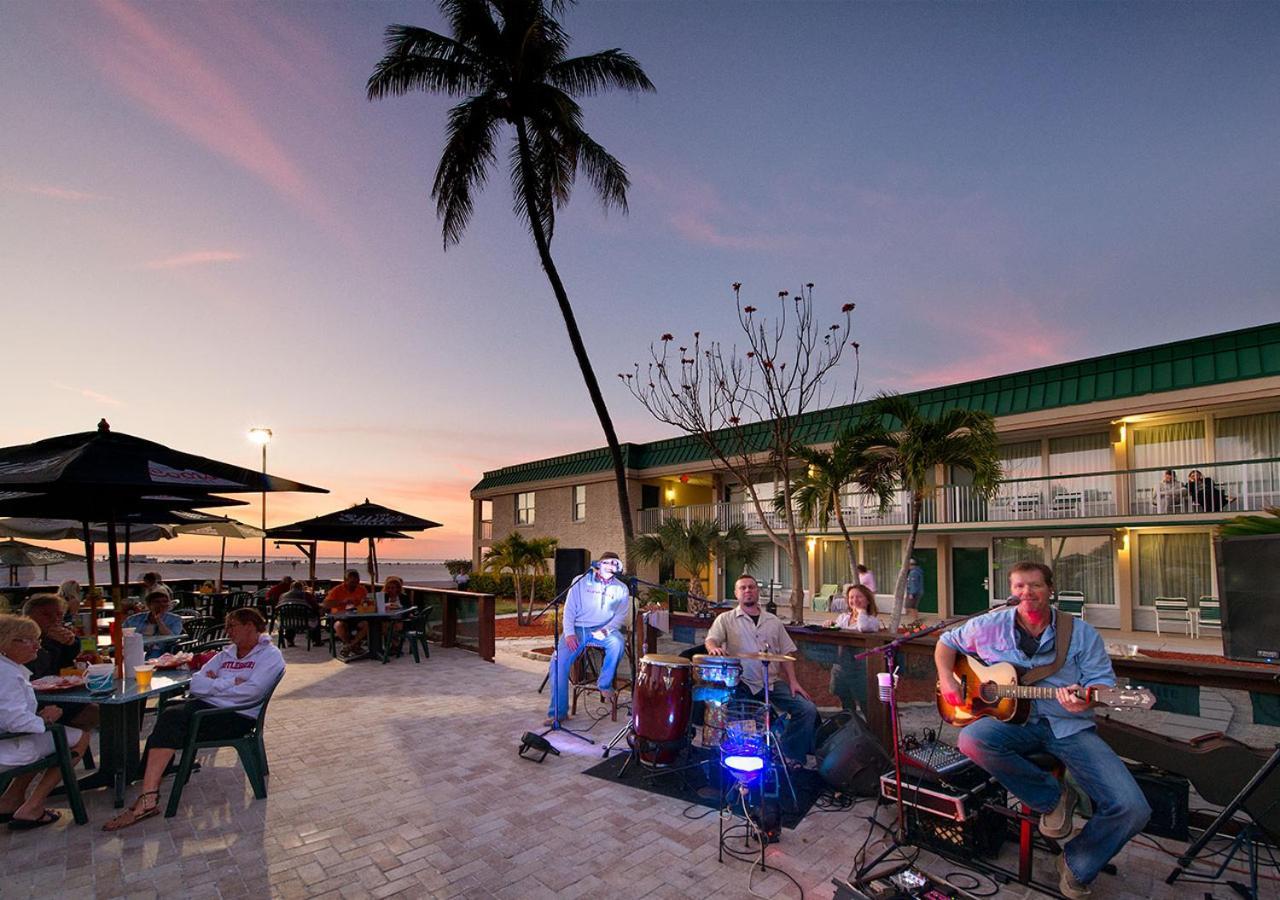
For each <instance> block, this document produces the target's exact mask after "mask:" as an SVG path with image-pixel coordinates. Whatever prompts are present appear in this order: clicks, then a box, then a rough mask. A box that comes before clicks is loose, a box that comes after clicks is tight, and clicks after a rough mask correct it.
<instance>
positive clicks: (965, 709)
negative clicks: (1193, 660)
mask: <svg viewBox="0 0 1280 900" xmlns="http://www.w3.org/2000/svg"><path fill="white" fill-rule="evenodd" d="M954 671H955V675H956V678H958V679H959V680H960V696H961V697H962V698H963V699H962V701H961V703H960V704H959V705H957V706H952V705H951V704H950V703H948V702H947V701H946V698H945V697H943V696H942V690H941V689H940V688H939V690H938V712H940V713H942V718H944V719H946V720H947V722H948V723H950V724H952V725H959V726H964V725H968V724H969V723H970V722H973V721H976V720H978V719H981V718H982V717H984V716H992V717H994V718H996V719H999V720H1000V721H1001V722H1011V723H1013V724H1014V725H1021V724H1022V723H1023V722H1025V721H1027V717H1028V716H1030V715H1031V701H1032V700H1052V699H1053V698H1054V696H1055V694H1056V693H1057V688H1052V687H1038V686H1036V685H1021V684H1018V670H1017V669H1016V668H1014V666H1013V665H1012V664H1011V663H996V664H995V665H990V666H984V665H983V664H982V663H980V662H978V661H977V660H976V659H972V658H970V657H968V656H965V655H964V654H957V656H956V664H955V669H954ZM1082 696H1083V697H1084V698H1085V699H1086V700H1089V701H1090V702H1091V703H1093V704H1095V705H1099V706H1111V707H1118V708H1129V709H1151V707H1153V706H1155V705H1156V697H1155V694H1153V693H1151V692H1150V691H1149V690H1147V689H1146V688H1133V687H1091V688H1086V689H1085V690H1084V691H1083V692H1082Z"/></svg>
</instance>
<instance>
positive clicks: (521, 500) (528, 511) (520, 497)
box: [516, 491, 533, 525]
mask: <svg viewBox="0 0 1280 900" xmlns="http://www.w3.org/2000/svg"><path fill="white" fill-rule="evenodd" d="M516 524H517V525H532V524H533V491H530V492H529V493H527V494H516Z"/></svg>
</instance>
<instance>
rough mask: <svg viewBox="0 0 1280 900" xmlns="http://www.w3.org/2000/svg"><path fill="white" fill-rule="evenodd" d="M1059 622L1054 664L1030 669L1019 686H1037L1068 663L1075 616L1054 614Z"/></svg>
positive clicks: (1055, 631) (1019, 680) (1056, 629)
mask: <svg viewBox="0 0 1280 900" xmlns="http://www.w3.org/2000/svg"><path fill="white" fill-rule="evenodd" d="M1054 616H1055V618H1056V619H1057V620H1058V621H1057V623H1056V625H1055V626H1054V627H1055V630H1054V638H1053V642H1054V650H1055V652H1054V657H1053V662H1051V663H1045V664H1044V665H1043V666H1036V667H1035V668H1033V669H1028V670H1027V672H1026V674H1025V675H1023V676H1022V677H1021V678H1019V679H1018V684H1035V683H1036V682H1037V681H1040V680H1042V679H1045V678H1048V677H1049V676H1050V675H1052V674H1053V673H1054V672H1056V671H1058V670H1059V669H1061V668H1062V667H1063V666H1064V665H1065V664H1066V662H1067V651H1068V650H1069V649H1071V625H1072V622H1073V621H1074V620H1075V616H1073V615H1070V614H1066V615H1063V614H1062V613H1061V612H1058V613H1055V614H1054Z"/></svg>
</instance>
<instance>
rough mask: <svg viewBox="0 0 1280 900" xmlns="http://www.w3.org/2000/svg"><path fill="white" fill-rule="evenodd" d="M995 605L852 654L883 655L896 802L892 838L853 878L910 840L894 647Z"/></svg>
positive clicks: (863, 874) (859, 656) (1013, 601)
mask: <svg viewBox="0 0 1280 900" xmlns="http://www.w3.org/2000/svg"><path fill="white" fill-rule="evenodd" d="M1017 605H1018V604H1017V600H1016V599H1012V598H1011V600H1010V601H1008V602H1006V603H1005V606H1017ZM998 609H1001V607H999V606H993V607H991V608H989V609H980V610H978V611H977V612H974V613H969V614H968V615H965V616H960V617H958V618H954V619H944V620H943V621H941V622H938V623H937V624H936V625H930V626H929V627H928V628H921V629H920V630H919V631H913V632H911V633H910V634H904V635H902V636H900V637H898V638H895V639H894V640H892V641H890V642H889V643H887V644H882V645H881V646H879V647H872V648H870V649H868V650H864V651H862V652H861V653H858V654H855V655H854V657H853V658H854V659H866V658H867V657H869V656H877V655H879V656H883V657H884V664H885V670H886V671H887V672H888V673H889V697H888V703H889V717H890V725H891V728H892V735H893V737H892V740H893V783H894V794H895V796H896V799H897V804H896V805H897V812H898V823H897V828H896V829H895V830H894V832H893V840H892V841H891V842H890V844H889V846H888V847H886V848H885V850H884V852H882V853H881V854H880V855H879V856H877V857H876V858H875V859H873V860H872V861H871V862H869V863H866V864H864V865H863V867H862V868H861V869H859V870H858V873H857V875H856V876H855V880H856V881H862V880H864V879H865V878H866V876H867V874H868V873H869V872H871V871H872V870H873V869H875V867H876V866H878V865H880V863H881V862H883V861H884V860H885V858H886V857H888V856H889V854H890V853H893V852H895V851H897V850H900V849H901V848H902V846H903V845H904V844H910V843H911V842H910V841H909V840H907V827H906V804H905V803H904V801H903V797H902V741H901V738H900V731H901V720H900V717H899V715H898V685H897V680H898V679H897V677H896V675H895V672H894V670H895V668H896V666H895V660H896V658H897V652H898V648H899V647H901V646H903V645H904V644H907V643H909V642H911V641H914V640H916V639H917V638H922V637H926V636H927V635H930V634H935V633H937V632H939V631H943V630H945V629H948V628H951V627H953V626H955V625H960V624H962V623H964V622H967V621H969V620H970V619H976V618H977V617H978V616H985V615H986V614H987V613H989V612H994V611H995V610H998ZM881 702H882V703H883V702H885V700H884V698H883V697H881Z"/></svg>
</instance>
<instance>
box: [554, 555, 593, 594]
mask: <svg viewBox="0 0 1280 900" xmlns="http://www.w3.org/2000/svg"><path fill="white" fill-rule="evenodd" d="M590 565H591V551H590V550H578V549H565V548H564V547H557V548H556V596H559V595H560V594H562V593H564V592H565V591H566V590H568V589H569V585H571V584H573V579H575V578H577V577H578V576H579V575H581V574H582V573H583V572H585V571H587V567H588V566H590Z"/></svg>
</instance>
